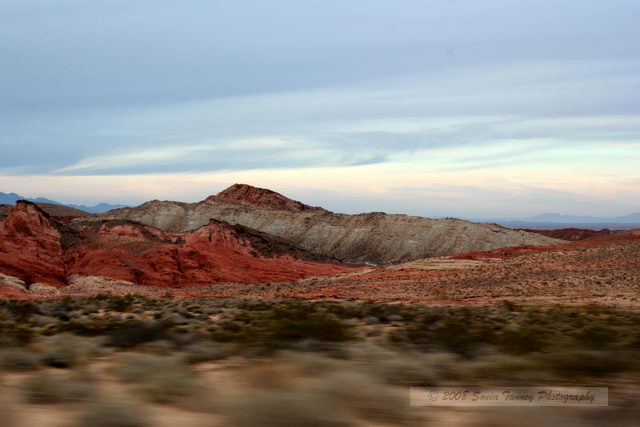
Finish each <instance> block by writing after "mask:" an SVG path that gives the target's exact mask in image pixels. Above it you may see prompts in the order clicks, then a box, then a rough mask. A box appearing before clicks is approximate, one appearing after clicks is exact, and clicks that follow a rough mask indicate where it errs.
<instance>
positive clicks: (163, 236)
mask: <svg viewBox="0 0 640 427" xmlns="http://www.w3.org/2000/svg"><path fill="white" fill-rule="evenodd" d="M352 270H353V268H350V267H346V266H342V265H338V264H337V263H335V260H331V259H328V258H326V257H325V258H321V257H318V256H316V255H313V254H308V253H306V252H304V251H302V250H300V249H299V248H296V247H292V246H291V245H288V244H287V243H285V242H283V241H281V240H279V239H277V238H271V237H270V236H267V235H264V234H263V233H259V232H254V231H253V230H250V229H247V228H246V227H241V226H232V225H229V224H226V223H223V222H220V221H215V220H211V221H209V222H208V223H207V224H206V225H204V226H202V227H199V228H197V229H196V230H193V231H190V232H186V233H171V232H166V231H163V230H160V229H158V228H155V227H152V226H148V225H143V224H139V223H135V222H132V221H123V220H111V221H99V222H87V221H77V222H75V223H73V224H72V225H70V226H69V225H65V224H62V223H60V222H58V221H56V220H54V219H53V218H52V217H50V216H49V215H48V214H47V213H46V212H44V211H43V210H42V209H40V208H39V207H38V206H36V205H35V204H33V203H31V202H26V201H20V202H18V203H17V204H16V205H15V206H14V207H13V208H12V210H11V211H10V212H9V215H8V216H7V217H6V219H5V220H4V221H3V222H1V223H0V279H1V280H0V288H2V290H1V292H0V294H2V295H12V294H15V293H16V292H18V293H19V292H24V293H32V292H31V289H30V288H31V287H33V288H34V289H33V290H34V292H35V291H37V292H35V293H37V294H38V295H45V294H46V295H53V294H55V293H56V289H55V288H52V287H51V286H54V287H63V286H66V285H69V284H70V278H73V283H71V284H74V283H76V284H77V283H80V282H82V278H83V277H92V278H96V277H102V278H106V279H107V280H105V281H104V283H130V284H132V285H150V286H164V287H189V286H200V285H210V284H214V283H217V282H240V283H247V282H254V283H263V282H274V281H292V280H298V279H301V278H305V277H315V276H321V275H328V274H337V273H341V272H345V271H352ZM94 281H95V279H94ZM82 283H84V282H82ZM36 288H37V289H36Z"/></svg>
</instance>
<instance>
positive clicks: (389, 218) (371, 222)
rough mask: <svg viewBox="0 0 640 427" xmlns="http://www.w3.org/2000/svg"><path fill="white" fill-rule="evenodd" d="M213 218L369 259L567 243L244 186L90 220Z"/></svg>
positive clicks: (185, 224) (198, 222) (178, 225)
mask: <svg viewBox="0 0 640 427" xmlns="http://www.w3.org/2000/svg"><path fill="white" fill-rule="evenodd" d="M211 218H213V219H216V220H219V221H224V222H226V223H229V224H239V225H242V226H245V227H249V228H251V229H254V230H258V231H260V232H263V233H266V234H269V235H272V236H277V237H279V238H281V239H283V240H284V241H286V242H288V243H289V244H291V245H293V246H296V247H299V248H301V249H303V250H305V251H308V252H311V253H313V254H317V255H323V256H329V257H335V258H337V259H339V260H342V261H344V262H350V263H363V264H364V263H368V264H393V263H399V262H406V261H412V260H416V259H420V258H426V257H429V256H439V255H450V254H455V253H463V252H474V251H477V252H481V251H487V250H491V249H497V248H502V247H510V246H523V245H552V244H558V243H563V241H561V240H557V239H553V238H550V237H547V236H542V235H539V234H534V233H528V232H525V231H516V230H511V229H509V228H505V227H501V226H499V225H496V224H481V223H473V222H469V221H462V220H459V219H452V218H447V219H428V218H421V217H415V216H408V215H387V214H384V213H380V212H374V213H367V214H360V215H345V214H337V213H332V212H329V211H326V210H324V209H321V208H313V207H309V206H307V205H303V204H302V203H300V202H295V201H293V200H291V199H288V198H286V197H284V196H282V195H279V194H277V193H273V192H270V191H269V190H263V189H258V188H254V187H250V186H247V185H239V184H236V185H233V186H232V187H230V188H228V189H227V190H224V191H223V192H221V193H219V194H218V195H216V196H212V197H209V198H207V199H206V200H204V201H202V202H199V203H192V204H189V203H179V202H160V201H153V202H148V203H145V204H143V205H141V206H138V207H135V208H125V209H118V210H115V211H111V212H107V213H105V214H100V215H95V216H91V217H88V220H93V221H96V220H104V219H121V220H131V221H136V222H140V223H143V224H148V225H152V226H154V227H158V228H160V229H162V230H165V231H171V232H185V231H190V230H194V229H196V228H198V227H201V226H203V225H205V224H208V223H209V219H211Z"/></svg>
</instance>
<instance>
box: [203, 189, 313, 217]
mask: <svg viewBox="0 0 640 427" xmlns="http://www.w3.org/2000/svg"><path fill="white" fill-rule="evenodd" d="M207 200H208V201H210V202H213V203H220V204H227V205H242V206H251V207H254V208H258V209H266V210H277V211H289V212H326V211H325V210H324V209H322V208H319V207H315V206H309V205H305V204H304V203H301V202H298V201H296V200H292V199H289V198H288V197H285V196H283V195H282V194H280V193H276V192H275V191H271V190H267V189H266V188H257V187H252V186H250V185H247V184H233V185H232V186H231V187H229V188H227V189H226V190H224V191H221V192H220V193H218V194H216V195H215V196H209V197H208V198H207Z"/></svg>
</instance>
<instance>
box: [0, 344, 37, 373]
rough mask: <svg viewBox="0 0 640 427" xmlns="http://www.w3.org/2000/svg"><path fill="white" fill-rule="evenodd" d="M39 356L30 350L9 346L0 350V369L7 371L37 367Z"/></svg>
mask: <svg viewBox="0 0 640 427" xmlns="http://www.w3.org/2000/svg"><path fill="white" fill-rule="evenodd" d="M39 362H40V357H39V356H38V355H37V354H35V353H33V352H32V351H29V350H26V349H23V348H18V347H10V348H5V349H2V350H0V369H3V370H7V371H28V370H32V369H37V368H38V366H39Z"/></svg>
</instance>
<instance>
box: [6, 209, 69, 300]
mask: <svg viewBox="0 0 640 427" xmlns="http://www.w3.org/2000/svg"><path fill="white" fill-rule="evenodd" d="M61 237H62V235H61V233H60V230H59V229H58V228H57V227H56V224H55V220H53V219H52V218H51V217H50V216H49V215H48V214H47V213H46V212H44V211H43V210H42V209H40V208H39V207H38V206H36V205H35V204H34V203H31V202H27V201H24V200H20V201H18V202H17V203H16V204H15V205H14V206H13V207H12V209H11V211H10V212H9V214H8V216H7V217H6V218H5V220H4V221H3V222H1V223H0V273H3V274H5V275H7V276H10V277H14V278H17V279H19V280H21V281H22V282H24V286H25V287H26V288H27V289H28V288H29V286H30V285H31V284H32V283H37V282H43V283H50V284H54V285H63V284H64V283H65V266H64V264H63V262H62V258H61V257H62V246H61V244H60V241H61Z"/></svg>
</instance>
